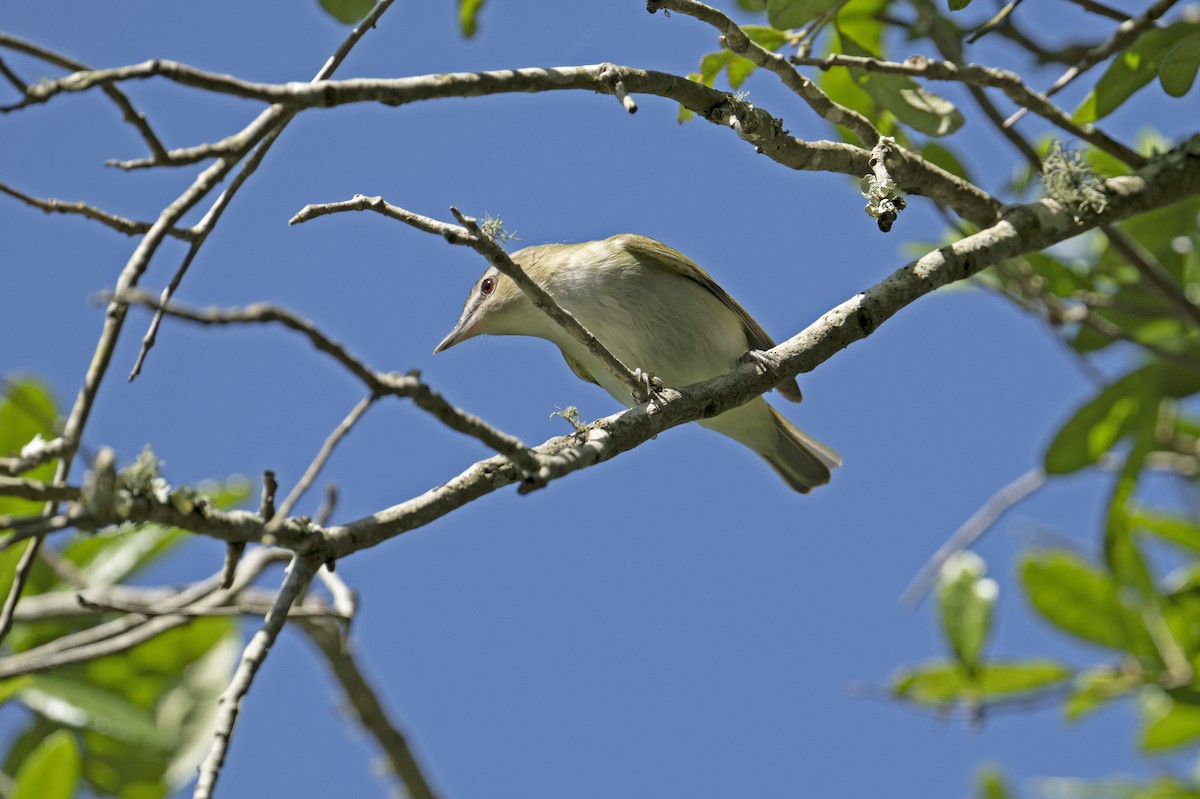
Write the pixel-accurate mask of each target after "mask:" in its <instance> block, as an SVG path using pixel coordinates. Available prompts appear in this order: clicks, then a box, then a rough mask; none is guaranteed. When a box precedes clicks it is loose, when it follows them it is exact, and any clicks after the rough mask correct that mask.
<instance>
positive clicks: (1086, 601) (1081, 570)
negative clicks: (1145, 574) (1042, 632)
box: [1021, 551, 1157, 658]
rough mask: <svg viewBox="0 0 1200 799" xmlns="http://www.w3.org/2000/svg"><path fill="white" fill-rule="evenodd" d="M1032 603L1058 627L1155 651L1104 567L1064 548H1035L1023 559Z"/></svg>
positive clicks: (1148, 654) (1115, 645) (1111, 644)
mask: <svg viewBox="0 0 1200 799" xmlns="http://www.w3.org/2000/svg"><path fill="white" fill-rule="evenodd" d="M1021 582H1022V584H1023V585H1024V587H1025V593H1026V596H1028V598H1029V601H1030V603H1031V604H1032V605H1033V606H1034V608H1036V609H1037V611H1038V612H1039V613H1041V614H1042V616H1043V617H1044V618H1045V619H1046V620H1047V621H1049V622H1051V623H1052V624H1054V625H1056V626H1057V627H1058V628H1059V629H1061V630H1063V631H1065V632H1067V633H1070V634H1071V635H1074V636H1076V637H1078V638H1081V639H1083V640H1084V641H1088V642H1090V643H1093V644H1098V645H1100V646H1103V647H1108V648H1110V649H1117V650H1122V651H1126V652H1131V653H1133V654H1135V655H1138V656H1141V657H1144V658H1155V657H1157V650H1156V649H1155V647H1154V644H1153V642H1152V641H1151V640H1150V637H1149V635H1148V634H1147V632H1146V629H1145V626H1144V625H1143V624H1142V621H1141V619H1140V617H1139V616H1138V615H1137V614H1135V613H1134V612H1133V611H1132V610H1130V609H1129V608H1128V607H1126V606H1125V605H1124V603H1122V602H1121V600H1120V597H1119V595H1118V589H1117V584H1116V582H1115V581H1114V580H1113V579H1112V577H1111V576H1109V575H1108V574H1107V573H1105V572H1103V571H1101V570H1099V569H1097V568H1095V567H1094V566H1092V565H1090V564H1088V563H1086V562H1084V561H1083V560H1081V559H1080V558H1079V557H1078V556H1076V555H1074V554H1072V553H1069V552H1065V551H1051V552H1039V553H1035V554H1031V555H1029V556H1027V557H1026V558H1025V560H1024V562H1023V563H1022V564H1021Z"/></svg>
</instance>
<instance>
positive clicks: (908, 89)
mask: <svg viewBox="0 0 1200 799" xmlns="http://www.w3.org/2000/svg"><path fill="white" fill-rule="evenodd" d="M841 41H842V47H843V49H844V51H845V52H846V54H848V55H855V56H863V57H873V56H875V54H874V53H872V52H871V51H869V50H867V49H866V48H864V47H863V46H862V45H860V44H858V43H857V42H855V41H854V40H853V39H851V38H850V37H849V36H846V35H845V34H844V33H843V34H842V36H841ZM850 72H851V73H852V74H853V75H854V77H855V80H856V81H857V82H858V85H859V86H860V87H861V88H862V89H863V91H865V92H866V93H867V94H869V95H871V98H872V99H874V100H875V102H877V103H879V105H880V106H882V107H883V108H886V109H887V110H888V111H890V112H891V113H892V114H893V115H894V116H895V117H896V119H898V120H900V121H901V122H903V123H904V124H905V125H908V126H909V127H910V128H912V129H913V130H916V131H918V132H920V133H924V134H925V135H927V136H946V135H949V134H951V133H953V132H954V131H956V130H958V129H959V128H961V127H962V125H963V122H964V119H963V115H962V114H961V113H960V112H959V110H958V108H956V107H955V105H954V103H952V102H950V101H949V100H947V99H945V98H943V97H940V96H939V95H936V94H934V93H933V92H930V91H927V90H926V89H924V88H923V87H922V86H921V85H920V84H919V83H917V82H916V81H914V80H913V79H912V78H909V77H907V76H905V75H886V74H883V73H881V72H868V71H866V70H856V69H852V70H850Z"/></svg>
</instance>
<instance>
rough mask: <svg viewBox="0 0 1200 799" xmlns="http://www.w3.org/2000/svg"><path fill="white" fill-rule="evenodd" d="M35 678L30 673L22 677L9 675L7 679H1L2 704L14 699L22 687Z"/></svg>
mask: <svg viewBox="0 0 1200 799" xmlns="http://www.w3.org/2000/svg"><path fill="white" fill-rule="evenodd" d="M32 680H33V678H32V677H30V676H29V675H28V674H25V675H22V676H20V677H9V678H8V679H7V680H0V705H2V704H4V703H5V702H7V701H8V700H10V699H12V698H13V697H14V696H16V695H17V694H18V693H20V692H21V689H23V688H25V687H26V686H27V685H29V683H30V682H31V681H32Z"/></svg>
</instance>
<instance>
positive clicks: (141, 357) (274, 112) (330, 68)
mask: <svg viewBox="0 0 1200 799" xmlns="http://www.w3.org/2000/svg"><path fill="white" fill-rule="evenodd" d="M392 2H393V0H380V2H378V3H376V5H375V7H374V8H373V9H371V11H370V13H369V14H367V16H366V17H364V18H363V19H362V21H361V22H359V23H358V25H356V26H355V27H354V30H352V31H351V32H350V35H349V36H347V37H346V39H345V40H344V41H343V42H342V43H341V44H340V45H339V46H338V48H337V49H336V50H334V52H333V55H331V56H330V57H329V59H328V60H327V61H326V62H325V65H324V66H323V67H321V69H319V70H318V71H317V74H316V75H315V76H314V77H313V81H319V80H327V79H329V78H330V77H332V75H333V73H334V71H335V70H337V68H338V67H339V66H340V65H341V63H342V61H344V60H345V58H346V56H347V55H349V53H350V51H351V50H352V49H353V48H354V45H355V44H357V43H358V40H359V39H361V38H362V37H363V34H365V33H366V32H367V31H368V30H370V29H371V28H373V27H374V26H375V23H376V22H377V21H378V20H379V18H380V17H381V16H382V15H383V13H384V12H385V11H387V9H388V7H389V6H390V5H391V4H392ZM276 117H278V119H279V121H278V124H277V125H275V126H274V127H273V128H272V129H271V130H270V132H268V133H267V134H266V135H265V136H264V137H263V139H262V141H260V142H259V143H258V144H257V145H256V146H255V148H254V152H252V153H250V156H249V157H248V158H247V159H246V161H245V163H244V164H243V165H242V168H241V169H240V170H239V171H238V173H237V174H236V175H234V177H233V180H232V181H230V184H229V186H228V187H227V188H226V189H225V190H224V191H222V192H221V194H220V196H218V197H217V199H216V202H214V203H213V204H212V207H211V208H209V209H208V213H206V214H205V215H204V218H203V219H201V220H200V223H199V224H198V225H197V226H196V230H197V231H198V233H199V235H198V241H197V242H196V244H194V245H193V246H192V248H191V249H190V250H189V251H188V254H187V255H186V256H185V257H184V259H183V261H182V262H181V263H180V265H179V268H178V269H176V270H175V274H174V275H173V276H172V277H171V282H170V283H168V284H167V287H166V288H165V289H163V293H162V296H161V297H160V300H161V301H162V302H163V303H167V302H170V300H171V298H172V297H174V296H175V291H176V290H177V289H178V288H179V284H180V283H182V282H183V277H184V275H185V274H187V271H188V267H190V266H191V263H192V260H193V259H194V258H195V256H196V253H197V252H198V250H199V248H200V246H201V245H202V244H203V243H204V239H206V238H207V237H208V234H209V233H210V232H211V231H212V229H213V228H214V227H215V226H216V224H217V222H218V221H219V220H220V218H221V215H222V214H223V213H224V212H225V209H226V208H227V207H228V205H229V202H230V201H231V200H232V199H233V196H234V195H235V194H237V191H238V189H239V188H241V186H242V184H243V183H245V182H246V180H247V179H248V178H249V177H250V176H251V175H253V174H254V172H255V171H256V170H257V169H258V167H259V164H261V163H262V160H263V158H265V157H266V155H267V151H268V150H270V149H271V145H273V144H274V143H275V140H276V139H278V138H279V136H280V134H281V133H283V129H284V128H285V127H287V124H288V123H289V122H290V121H291V118H292V114H291V113H290V112H286V111H285V110H284V109H282V108H279V107H272V108H269V109H267V110H266V111H264V112H263V113H262V114H261V115H260V119H261V118H270V119H272V120H274V119H275V118H276ZM201 157H207V156H201ZM162 320H163V311H161V310H158V311H155V313H154V318H153V319H152V320H151V321H150V326H149V327H148V328H147V330H146V333H145V335H144V336H142V346H141V349H139V350H138V355H137V360H135V361H134V364H133V369H131V370H130V372H129V379H130V380H133V379H134V378H136V377H137V376H138V375H139V374H140V373H141V371H142V366H143V365H144V364H145V362H146V356H147V355H149V353H150V350H151V349H152V348H153V347H154V344H155V342H156V341H157V340H158V328H159V326H160V325H161V324H162Z"/></svg>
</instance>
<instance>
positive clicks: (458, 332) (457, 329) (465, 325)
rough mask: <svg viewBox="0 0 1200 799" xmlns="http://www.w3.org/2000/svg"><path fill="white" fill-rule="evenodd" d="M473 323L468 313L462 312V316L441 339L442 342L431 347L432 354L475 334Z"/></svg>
mask: <svg viewBox="0 0 1200 799" xmlns="http://www.w3.org/2000/svg"><path fill="white" fill-rule="evenodd" d="M474 328H475V325H474V324H473V323H472V322H471V319H470V317H469V315H468V314H463V317H462V318H461V319H459V320H458V324H456V325H455V326H454V329H453V330H451V331H450V333H449V334H448V335H447V336H446V337H445V338H444V339H442V342H441V343H440V344H438V345H437V346H436V347H434V348H433V354H434V355H437V354H438V353H439V352H441V351H442V350H448V349H450V348H451V347H453V346H454V345H455V344H458V343H459V342H462V341H466V340H467V339H469V338H471V337H472V336H474V335H475V332H474Z"/></svg>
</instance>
